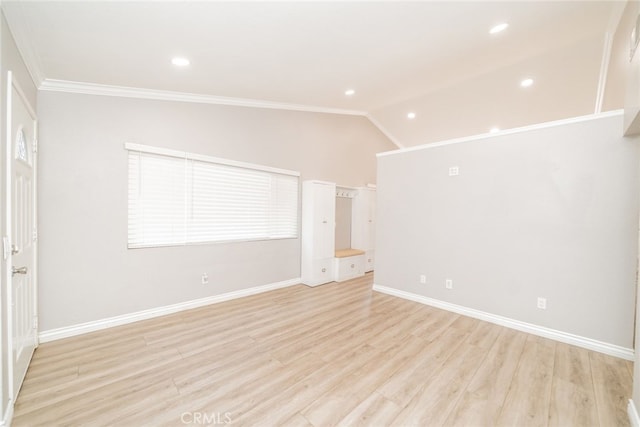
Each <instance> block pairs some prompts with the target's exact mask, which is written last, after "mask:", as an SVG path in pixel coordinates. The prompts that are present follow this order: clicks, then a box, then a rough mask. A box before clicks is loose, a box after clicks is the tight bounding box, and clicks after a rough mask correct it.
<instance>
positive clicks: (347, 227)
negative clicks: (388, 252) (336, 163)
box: [301, 180, 375, 286]
mask: <svg viewBox="0 0 640 427" xmlns="http://www.w3.org/2000/svg"><path fill="white" fill-rule="evenodd" d="M374 233H375V188H374V187H373V186H369V187H359V188H354V187H343V186H338V185H336V184H335V183H333V182H325V181H315V180H313V181H304V182H303V183H302V265H301V276H302V283H304V284H305V285H308V286H316V285H321V284H323V283H328V282H331V281H337V282H342V281H345V280H349V279H352V278H354V277H358V276H362V275H364V273H365V272H368V271H372V270H373V266H374V256H375V245H374V243H375V234H374Z"/></svg>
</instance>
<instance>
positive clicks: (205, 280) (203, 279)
mask: <svg viewBox="0 0 640 427" xmlns="http://www.w3.org/2000/svg"><path fill="white" fill-rule="evenodd" d="M207 283H209V276H208V275H207V273H202V284H203V285H206V284H207Z"/></svg>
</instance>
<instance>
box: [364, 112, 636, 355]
mask: <svg viewBox="0 0 640 427" xmlns="http://www.w3.org/2000/svg"><path fill="white" fill-rule="evenodd" d="M621 134H622V115H621V114H616V115H615V116H610V117H605V118H602V117H601V118H598V119H594V120H589V121H582V122H579V123H573V124H564V125H559V126H554V127H547V128H541V129H537V130H530V131H526V132H520V133H513V134H509V135H507V134H505V135H501V136H493V137H489V138H486V139H478V140H475V141H470V142H464V143H458V144H452V145H444V146H434V147H430V148H429V147H428V146H427V147H428V148H425V149H421V150H417V151H408V152H399V153H397V154H391V155H382V156H380V157H379V159H378V182H377V184H378V217H377V219H378V223H377V247H376V278H375V281H376V284H377V285H380V286H386V287H390V288H395V289H398V290H401V291H405V292H409V293H412V294H416V295H420V296H426V297H430V298H434V299H437V300H441V301H446V302H449V303H453V304H457V305H460V306H464V307H468V308H472V309H475V310H480V311H483V312H487V313H491V314H495V315H499V316H504V317H507V318H510V319H515V320H519V321H522V322H527V323H530V324H534V325H538V326H543V327H547V328H551V329H555V330H558V331H561V332H565V333H570V334H575V335H578V336H580V337H586V338H590V339H594V340H598V341H601V342H604V343H608V344H613V345H617V346H622V347H624V348H627V349H630V348H632V346H633V320H634V301H635V275H636V256H637V253H638V250H637V239H638V232H637V230H638V199H639V192H638V190H639V183H638V160H639V156H638V154H639V147H638V142H640V140H639V139H637V138H636V139H627V138H623V137H622V136H621ZM450 166H458V167H459V168H460V175H459V176H456V177H450V176H448V168H449V167H450ZM420 274H426V276H427V281H428V284H427V285H421V284H420V283H419V280H418V278H419V275H420ZM448 278H449V279H452V280H453V283H454V287H453V289H452V290H447V289H445V286H444V284H445V279H448ZM539 296H540V297H546V298H547V309H546V310H539V309H537V308H536V300H537V297H539Z"/></svg>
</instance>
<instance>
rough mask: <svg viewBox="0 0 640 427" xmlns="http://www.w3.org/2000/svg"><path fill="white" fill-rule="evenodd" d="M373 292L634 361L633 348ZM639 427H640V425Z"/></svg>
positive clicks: (383, 289) (403, 295)
mask: <svg viewBox="0 0 640 427" xmlns="http://www.w3.org/2000/svg"><path fill="white" fill-rule="evenodd" d="M373 290H374V291H378V292H382V293H385V294H388V295H393V296H396V297H400V298H404V299H407V300H411V301H415V302H418V303H421V304H425V305H430V306H432V307H436V308H441V309H443V310H447V311H452V312H454V313H458V314H462V315H464V316H469V317H473V318H475V319H480V320H485V321H487V322H490V323H495V324H496V325H501V326H506V327H507V328H511V329H516V330H518V331H523V332H527V333H530V334H533V335H538V336H541V337H545V338H550V339H552V340H556V341H560V342H563V343H567V344H572V345H575V346H578V347H583V348H586V349H589V350H593V351H597V352H599V353H604V354H608V355H610V356H615V357H619V358H621V359H626V360H633V354H634V351H633V349H631V348H625V347H621V346H619V345H615V344H609V343H605V342H602V341H598V340H594V339H591V338H586V337H581V336H579V335H573V334H570V333H567V332H562V331H558V330H555V329H550V328H545V327H544V326H538V325H534V324H531V323H526V322H521V321H519V320H515V319H510V318H508V317H503V316H498V315H496V314H491V313H487V312H484V311H480V310H476V309H473V308H468V307H464V306H461V305H457V304H451V303H449V302H446V301H440V300H437V299H433V298H429V297H425V296H423V295H417V294H413V293H411V292H405V291H401V290H398V289H394V288H389V287H386V286H380V285H376V284H374V285H373ZM638 427H640V425H639V426H638Z"/></svg>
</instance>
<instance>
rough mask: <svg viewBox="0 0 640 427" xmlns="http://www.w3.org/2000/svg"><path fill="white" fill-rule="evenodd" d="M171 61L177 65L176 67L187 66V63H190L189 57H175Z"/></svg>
mask: <svg viewBox="0 0 640 427" xmlns="http://www.w3.org/2000/svg"><path fill="white" fill-rule="evenodd" d="M171 63H172V64H173V65H175V66H176V67H186V66H187V65H189V64H190V62H189V60H188V59H187V58H177V57H176V58H173V59H172V60H171Z"/></svg>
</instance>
